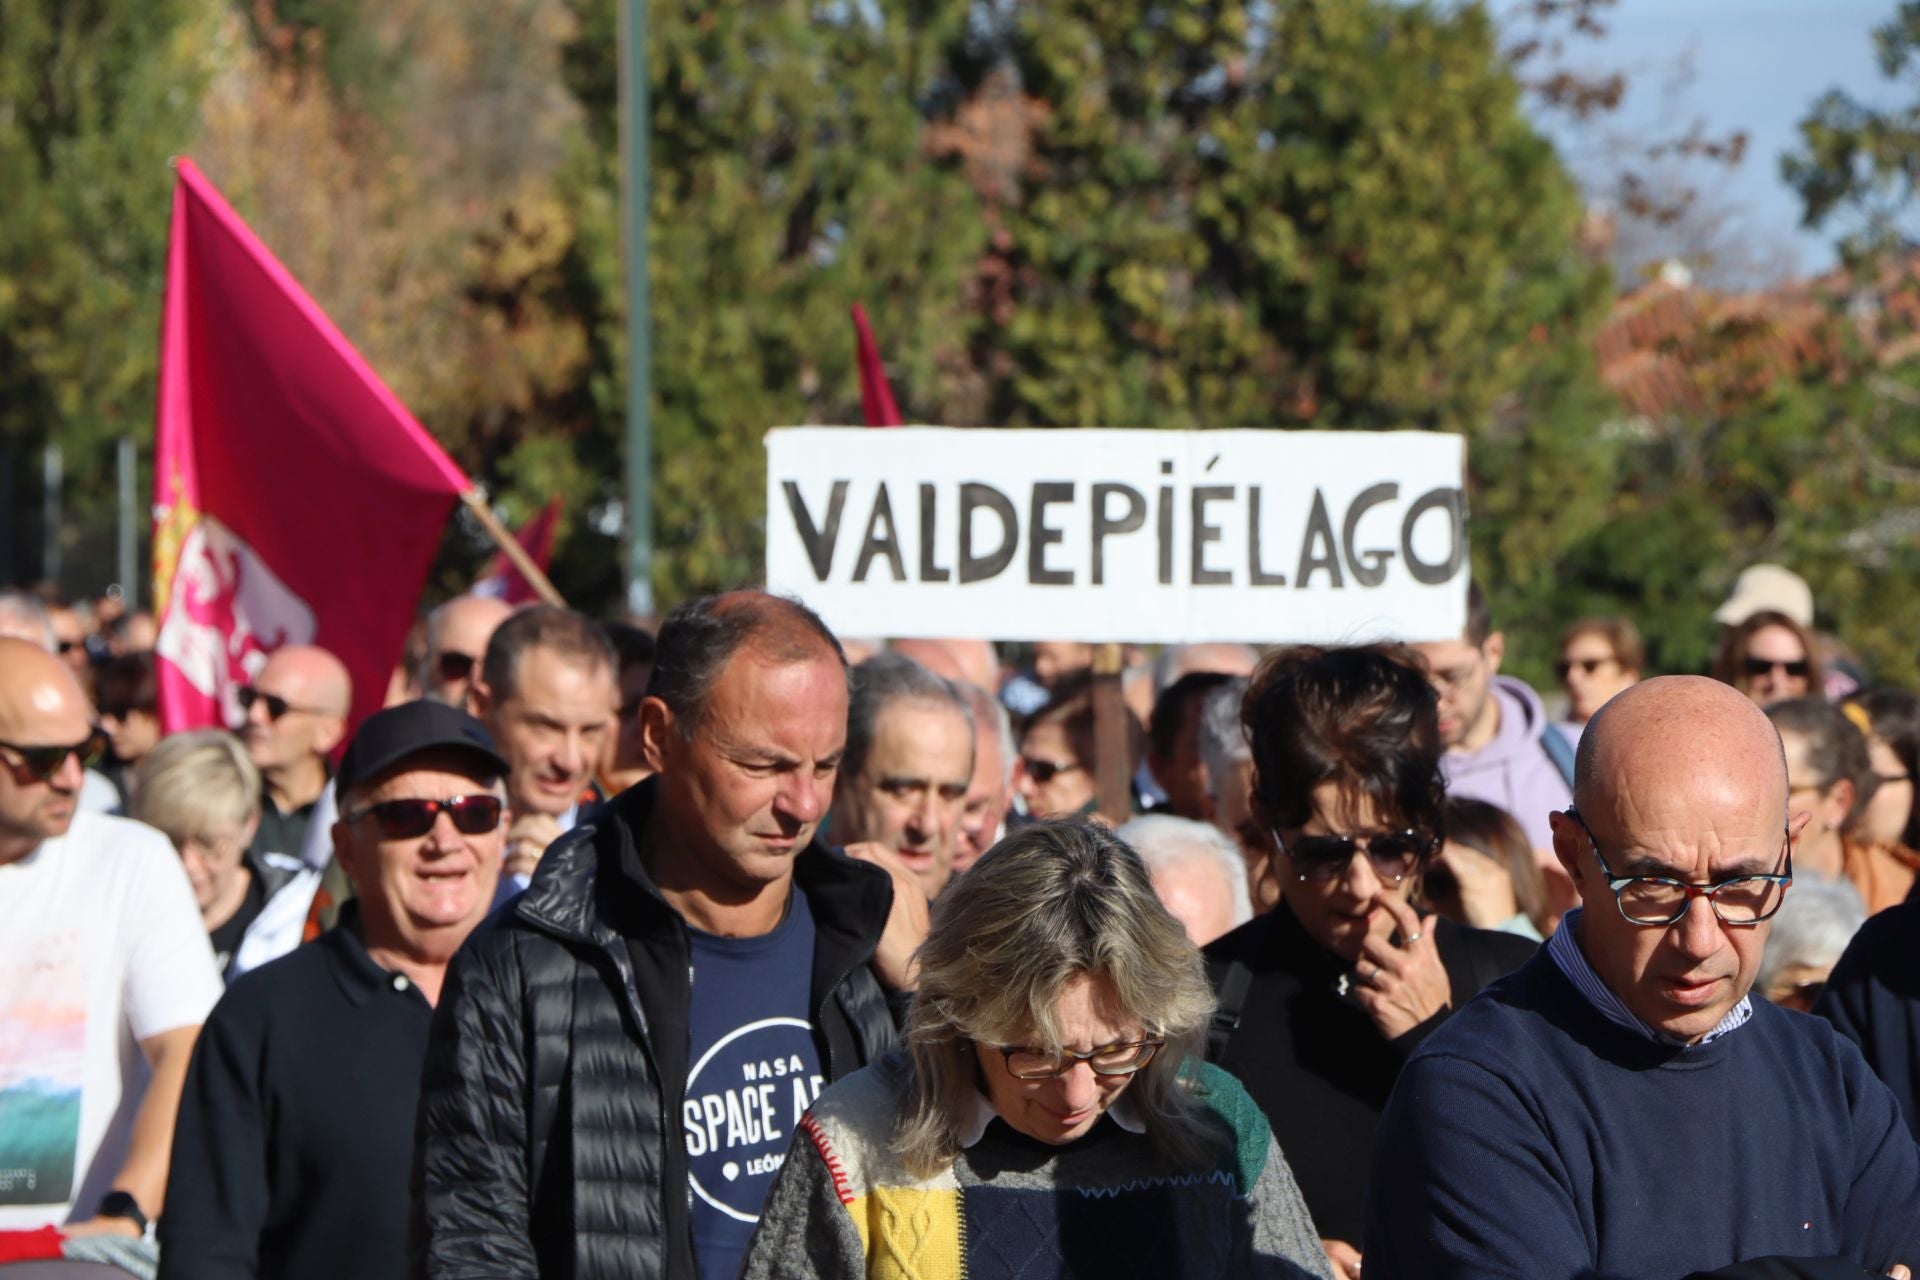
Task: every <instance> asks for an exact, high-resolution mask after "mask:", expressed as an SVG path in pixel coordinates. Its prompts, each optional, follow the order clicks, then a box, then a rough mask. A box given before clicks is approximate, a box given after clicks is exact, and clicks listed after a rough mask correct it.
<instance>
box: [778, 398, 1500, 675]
mask: <svg viewBox="0 0 1920 1280" xmlns="http://www.w3.org/2000/svg"><path fill="white" fill-rule="evenodd" d="M1465 465H1466V446H1465V442H1464V441H1463V440H1462V438H1461V437H1459V436H1450V435H1438V434H1434V433H1431V432H1425V431H1383V432H1366V431H1280V430H1272V431H1107V430H1092V429H1084V430H1050V431H1026V430H1019V431H1016V430H1005V431H1000V430H985V429H974V430H964V429H954V428H947V427H910V428H893V429H872V428H862V427H795V428H783V429H780V430H776V431H771V432H768V433H767V585H768V587H769V588H770V589H772V590H775V591H781V592H786V593H788V594H791V595H794V596H797V597H798V598H800V599H801V600H804V601H806V602H807V603H808V604H809V605H811V606H812V607H813V608H814V609H816V610H817V611H819V613H820V615H821V616H822V617H823V618H825V619H826V621H827V624H828V625H829V626H831V627H832V628H833V629H834V630H835V631H836V632H838V633H839V634H841V635H845V636H859V637H872V638H881V637H902V636H955V637H971V638H985V639H1007V640H1082V641H1094V642H1098V641H1113V640H1120V641H1129V640H1130V641H1139V642H1143V643H1173V642H1177V641H1208V640H1241V641H1248V642H1251V643H1272V642H1280V641H1322V642H1340V643H1357V642H1362V641H1366V640H1375V639H1386V638H1393V639H1402V640H1444V639H1451V638H1454V637H1456V636H1458V635H1460V633H1461V632H1462V631H1464V630H1465V629H1466V591H1467V541H1466V499H1465V496H1464V489H1463V487H1462V477H1463V475H1464V472H1465Z"/></svg>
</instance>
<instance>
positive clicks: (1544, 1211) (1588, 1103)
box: [1366, 950, 1920, 1280]
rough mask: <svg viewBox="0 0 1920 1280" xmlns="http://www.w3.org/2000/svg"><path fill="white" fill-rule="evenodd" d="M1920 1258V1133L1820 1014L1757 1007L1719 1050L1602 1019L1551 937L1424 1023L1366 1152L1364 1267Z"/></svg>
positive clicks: (1572, 1268) (1413, 1270)
mask: <svg viewBox="0 0 1920 1280" xmlns="http://www.w3.org/2000/svg"><path fill="white" fill-rule="evenodd" d="M1768 1255H1787V1256H1793V1257H1827V1256H1844V1257H1847V1258H1851V1259H1853V1260H1854V1261H1856V1262H1858V1263H1860V1264H1862V1265H1863V1266H1866V1267H1869V1268H1871V1269H1872V1270H1874V1271H1876V1272H1882V1273H1884V1272H1885V1271H1886V1269H1887V1267H1888V1266H1889V1265H1890V1264H1892V1263H1895V1262H1907V1263H1910V1264H1911V1263H1914V1262H1916V1261H1920V1149H1917V1148H1916V1147H1915V1145H1914V1140H1913V1138H1912V1136H1911V1135H1910V1134H1909V1133H1908V1132H1907V1128H1906V1125H1904V1124H1903V1123H1902V1122H1901V1119H1900V1114H1899V1109H1898V1107H1897V1105H1896V1104H1895V1102H1894V1099H1893V1095H1892V1094H1890V1093H1889V1092H1888V1091H1887V1089H1886V1086H1884V1085H1882V1084H1881V1083H1880V1082H1879V1081H1878V1080H1877V1079H1875V1078H1874V1076H1873V1074H1872V1073H1871V1072H1870V1071H1868V1070H1867V1066H1866V1063H1865V1062H1863V1061H1862V1060H1861V1057H1860V1053H1859V1051H1858V1050H1857V1049H1855V1048H1854V1047H1853V1045H1852V1044H1850V1043H1848V1042H1847V1041H1846V1040H1844V1039H1842V1038H1841V1037H1840V1036H1838V1035H1836V1034H1835V1033H1834V1031H1833V1029H1832V1027H1830V1026H1829V1025H1828V1024H1827V1023H1825V1022H1823V1021H1822V1020H1820V1019H1818V1018H1813V1017H1808V1016H1807V1015H1805V1014H1800V1013H1793V1012H1790V1011H1788V1010H1784V1009H1779V1008H1776V1007H1775V1006H1773V1005H1771V1004H1768V1003H1766V1002H1765V1001H1762V1000H1756V1001H1754V1010H1753V1017H1752V1019H1751V1020H1750V1021H1749V1022H1748V1023H1747V1024H1746V1025H1745V1026H1742V1027H1740V1028H1738V1029H1736V1030H1734V1031H1731V1032H1729V1033H1728V1034H1726V1035H1724V1036H1721V1037H1719V1038H1718V1039H1716V1040H1714V1041H1713V1042H1712V1043H1710V1044H1705V1045H1699V1046H1695V1047H1692V1048H1688V1049H1677V1048H1674V1047H1670V1046H1665V1045H1658V1044H1654V1043H1653V1042H1651V1041H1649V1040H1647V1039H1645V1038H1644V1037H1642V1036H1640V1035H1637V1034H1636V1033H1634V1032H1632V1031H1628V1030H1626V1029H1625V1028H1623V1027H1620V1026H1618V1025H1616V1024H1614V1023H1612V1022H1609V1021H1607V1019H1606V1018H1604V1017H1603V1016H1602V1015H1601V1014H1599V1013H1598V1012H1597V1011H1595V1009H1594V1008H1593V1006H1592V1005H1590V1004H1589V1003H1587V1001H1586V999H1585V998H1584V997H1582V996H1581V995H1580V994H1579V992H1578V991H1576V990H1575V989H1574V987H1573V984H1572V983H1570V982H1568V981H1567V979H1566V977H1565V976H1564V975H1563V974H1562V973H1561V972H1560V970H1559V969H1558V967H1556V966H1555V964H1554V963H1553V961H1552V960H1551V959H1550V958H1549V957H1548V955H1547V953H1546V951H1545V950H1542V951H1541V952H1540V954H1539V955H1538V956H1536V957H1535V958H1534V959H1533V960H1532V961H1530V962H1529V963H1528V964H1527V965H1526V966H1525V967H1524V968H1522V969H1520V970H1519V971H1518V972H1516V973H1514V974H1512V975H1511V976H1509V977H1507V978H1504V979H1502V980H1501V981H1499V982H1497V983H1495V984H1493V985H1492V986H1490V987H1488V988H1487V989H1486V990H1485V991H1484V992H1482V993H1481V995H1480V997H1479V998H1478V999H1476V1000H1474V1001H1473V1002H1472V1003H1470V1004H1469V1005H1467V1007H1466V1008H1465V1009H1462V1010H1461V1011H1460V1012H1459V1013H1457V1014H1455V1015H1454V1016H1453V1018H1451V1019H1450V1020H1449V1021H1448V1022H1447V1023H1446V1025H1445V1026H1443V1027H1441V1028H1440V1029H1439V1030H1438V1031H1436V1032H1435V1033H1434V1034H1433V1036H1432V1037H1431V1038H1429V1039H1428V1040H1427V1042H1426V1044H1425V1045H1423V1046H1422V1047H1421V1049H1420V1050H1419V1052H1418V1053H1416V1054H1415V1055H1414V1056H1413V1058H1412V1059H1410V1060H1409V1061H1408V1063H1407V1066H1406V1069H1405V1070H1404V1071H1403V1072H1402V1073H1401V1076H1400V1081H1399V1084H1398V1086H1397V1087H1396V1088H1395V1090H1394V1094H1393V1098H1392V1100H1391V1101H1390V1102H1389V1103H1388V1104H1387V1110H1386V1114H1385V1115H1384V1116H1383V1117H1382V1118H1381V1122H1380V1129H1379V1133H1378V1136H1377V1139H1376V1141H1375V1143H1374V1149H1373V1171H1372V1178H1371V1185H1370V1188H1369V1194H1368V1200H1367V1255H1366V1267H1367V1280H1410V1278H1413V1277H1419V1278H1421V1280H1426V1278H1429V1277H1433V1278H1439V1277H1453V1276H1460V1277H1465V1276H1472V1277H1476V1278H1485V1277H1493V1278H1498V1277H1514V1278H1515V1280H1518V1278H1519V1277H1526V1278H1527V1280H1574V1278H1575V1277H1580V1278H1583V1280H1585V1278H1588V1277H1592V1278H1595V1280H1668V1278H1671V1277H1680V1276H1686V1275H1688V1274H1689V1273H1691V1272H1695V1271H1703V1270H1710V1269H1712V1268H1715V1267H1721V1266H1725V1265H1727V1264H1729V1263H1732V1262H1737V1261H1741V1260H1743V1259H1747V1258H1757V1257H1764V1256H1768Z"/></svg>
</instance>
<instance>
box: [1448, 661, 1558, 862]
mask: <svg viewBox="0 0 1920 1280" xmlns="http://www.w3.org/2000/svg"><path fill="white" fill-rule="evenodd" d="M1492 696H1493V697H1495V698H1497V699H1498V700H1499V703H1500V730H1499V732H1498V733H1496V734H1494V736H1493V741H1492V742H1489V743H1488V744H1487V745H1486V746H1484V747H1482V748H1480V750H1478V751H1474V752H1466V751H1460V750H1457V749H1456V750H1453V751H1449V752H1447V754H1446V756H1445V757H1444V758H1442V760H1441V762H1440V771H1441V773H1443V774H1445V775H1446V779H1447V791H1448V793H1449V794H1451V795H1456V796H1465V797H1467V798H1468V799H1470V800H1485V801H1486V802H1487V803H1488V804H1497V805H1499V806H1500V807H1501V808H1502V809H1505V810H1506V811H1507V812H1508V813H1510V814H1512V815H1513V816H1514V817H1515V818H1516V819H1518V820H1519V822H1520V825H1521V827H1523V828H1524V829H1525V830H1526V833H1527V839H1528V841H1530V842H1531V843H1532V845H1533V847H1534V848H1535V849H1551V848H1553V828H1552V827H1551V826H1549V825H1548V823H1547V815H1548V814H1549V813H1551V812H1553V811H1554V810H1555V809H1564V808H1566V807H1567V806H1568V805H1570V804H1572V803H1573V792H1572V791H1570V790H1569V789H1568V787H1567V783H1566V780H1565V779H1564V778H1562V777H1561V776H1560V769H1559V767H1558V766H1557V765H1555V764H1554V763H1553V757H1551V756H1549V755H1548V754H1547V749H1546V748H1545V747H1544V746H1542V745H1541V744H1540V735H1541V734H1542V733H1543V732H1549V733H1550V732H1552V730H1550V729H1548V728H1547V712H1546V708H1545V707H1544V706H1542V705H1541V703H1540V695H1539V694H1537V693H1535V692H1534V691H1533V690H1532V689H1531V688H1529V687H1528V686H1527V684H1526V683H1525V682H1524V681H1520V680H1516V679H1514V678H1513V677H1512V676H1495V677H1494V678H1493V690H1492Z"/></svg>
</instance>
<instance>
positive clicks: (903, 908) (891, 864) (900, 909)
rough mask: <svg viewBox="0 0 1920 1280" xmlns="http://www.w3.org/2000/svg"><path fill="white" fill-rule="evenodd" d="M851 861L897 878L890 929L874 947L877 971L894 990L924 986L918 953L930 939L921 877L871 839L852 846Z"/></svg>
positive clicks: (887, 928)
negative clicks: (922, 984)
mask: <svg viewBox="0 0 1920 1280" xmlns="http://www.w3.org/2000/svg"><path fill="white" fill-rule="evenodd" d="M846 853H847V856H848V857H849V858H858V859H859V860H860V861H862V862H871V863H872V864H873V865H874V866H876V867H879V868H880V869H881V870H882V871H885V872H886V873H887V874H888V875H889V876H891V877H893V908H892V910H890V911H888V912H887V927H886V930H885V931H884V932H882V933H881V935H880V945H879V946H878V947H876V948H874V952H873V969H874V973H875V974H876V975H877V976H878V977H879V979H880V981H881V983H882V984H884V985H885V986H886V987H888V988H889V989H890V990H893V991H911V990H913V989H914V988H915V987H916V986H918V985H919V984H920V966H919V962H918V961H917V960H915V958H914V953H915V952H917V951H919V950H920V944H921V943H923V942H925V941H926V940H927V920H928V911H927V893H926V890H925V889H922V888H921V887H920V878H919V877H918V876H916V875H914V874H913V872H911V871H909V870H907V867H906V864H905V863H903V862H901V861H900V859H898V858H896V857H894V855H893V850H891V849H889V848H887V847H886V846H885V845H883V844H875V843H874V842H873V841H871V840H863V841H861V842H860V843H858V844H850V845H848V846H847V849H846Z"/></svg>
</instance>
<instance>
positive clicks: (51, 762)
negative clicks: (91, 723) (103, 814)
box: [0, 729, 107, 782]
mask: <svg viewBox="0 0 1920 1280" xmlns="http://www.w3.org/2000/svg"><path fill="white" fill-rule="evenodd" d="M0 747H5V748H6V749H7V750H8V751H11V752H13V754H15V755H17V756H19V757H20V763H19V765H18V766H16V767H18V768H21V769H25V770H26V771H27V772H28V773H30V774H32V775H33V779H34V781H36V782H45V781H46V780H47V779H49V778H51V777H52V776H53V775H54V774H56V773H58V772H60V769H61V767H62V766H64V765H65V764H66V763H67V757H68V756H73V757H74V758H76V759H78V760H79V761H80V767H81V768H82V769H87V768H91V767H92V766H93V763H94V761H96V760H98V759H99V758H100V753H101V752H103V751H105V750H106V749H107V739H106V735H105V734H103V733H101V732H100V731H99V730H98V729H95V730H94V731H93V732H92V733H90V734H88V735H87V737H86V739H85V740H84V741H81V742H76V743H73V744H71V745H69V746H48V747H29V746H23V745H22V744H20V743H18V742H0Z"/></svg>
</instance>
